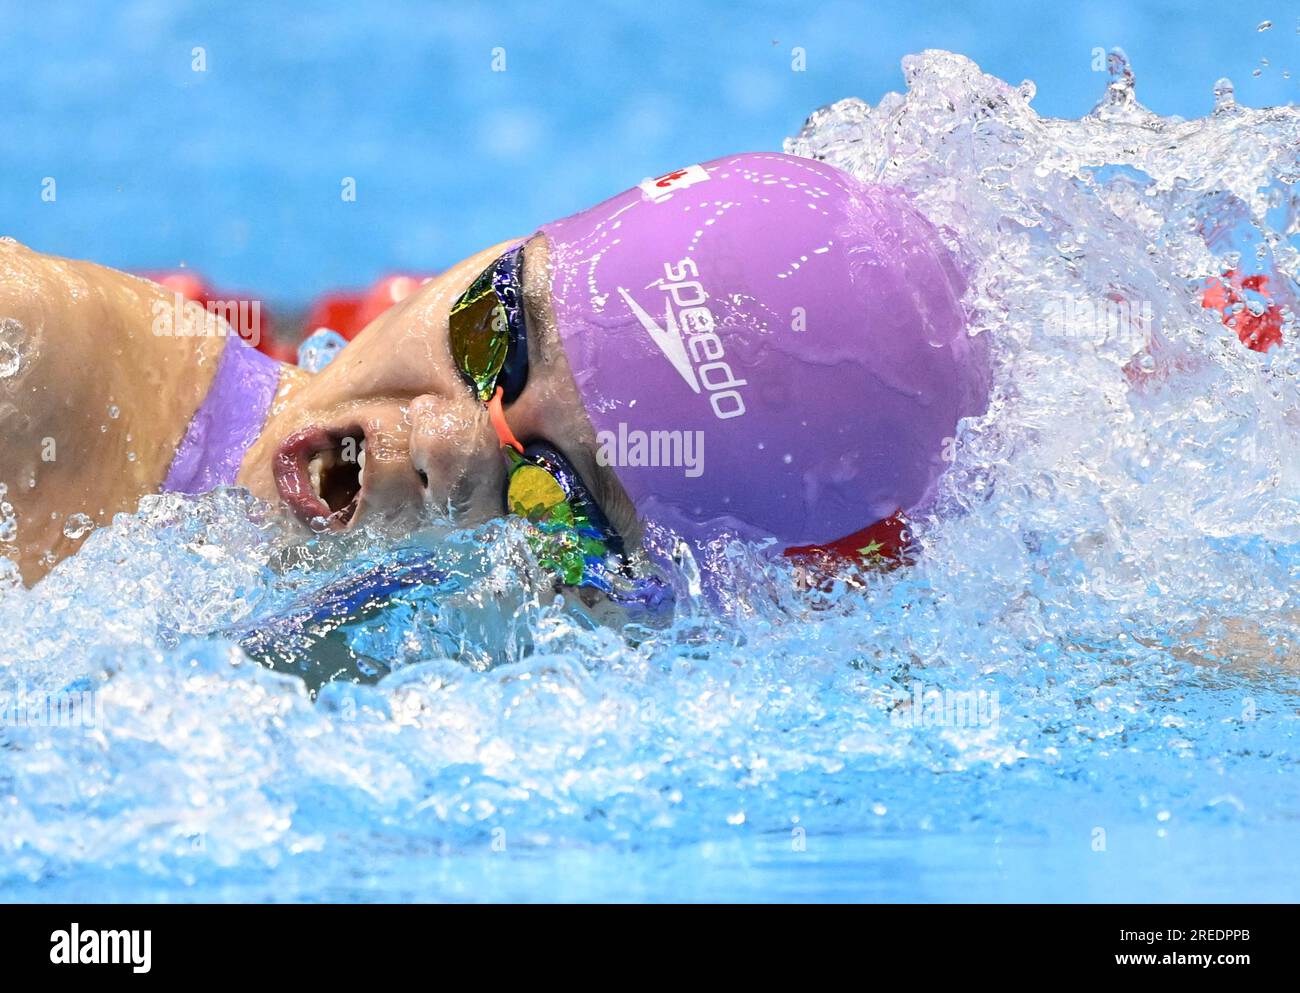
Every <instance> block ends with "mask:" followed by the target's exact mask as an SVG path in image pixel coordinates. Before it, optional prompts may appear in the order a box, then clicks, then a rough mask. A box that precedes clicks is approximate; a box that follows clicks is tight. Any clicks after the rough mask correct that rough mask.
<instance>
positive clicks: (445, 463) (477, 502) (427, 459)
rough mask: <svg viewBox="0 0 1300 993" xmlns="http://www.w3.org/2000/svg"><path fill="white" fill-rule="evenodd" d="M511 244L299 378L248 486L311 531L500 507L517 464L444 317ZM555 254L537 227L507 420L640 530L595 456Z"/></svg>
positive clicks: (495, 512) (270, 425)
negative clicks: (554, 286) (558, 300)
mask: <svg viewBox="0 0 1300 993" xmlns="http://www.w3.org/2000/svg"><path fill="white" fill-rule="evenodd" d="M512 244H513V242H503V243H501V244H499V245H494V246H493V247H491V248H489V249H486V250H485V251H482V252H479V253H478V254H476V255H473V256H471V257H470V258H468V259H466V260H465V261H463V262H461V263H460V264H458V265H455V266H453V267H451V268H450V269H449V270H447V271H446V272H444V273H442V274H441V275H439V276H436V277H434V278H433V279H431V280H430V281H429V282H427V283H425V284H424V285H423V286H421V287H420V289H419V290H417V291H416V292H415V293H413V294H412V295H411V296H409V297H408V298H407V299H406V300H404V301H403V302H402V303H400V304H398V305H397V306H394V307H392V308H391V309H389V310H388V311H387V312H385V313H384V314H383V315H382V316H380V317H379V318H377V319H376V320H375V321H374V322H373V323H371V324H370V325H369V326H368V327H367V328H366V329H365V330H364V331H362V332H361V333H360V334H359V335H358V336H357V337H356V339H355V340H353V341H352V342H351V343H350V344H349V345H348V346H347V347H346V348H345V349H344V350H343V351H342V352H341V353H340V354H339V355H338V357H337V358H335V359H334V361H333V362H331V363H330V365H328V366H327V367H326V368H325V369H323V370H322V371H321V372H320V373H318V374H316V375H315V376H310V377H302V378H301V379H295V380H293V381H291V385H290V386H289V388H288V389H286V390H284V391H283V393H282V397H281V398H277V400H276V402H275V403H274V404H273V405H272V409H271V413H270V416H269V417H268V419H267V422H266V426H265V427H264V429H263V431H262V434H261V435H260V436H259V438H258V440H257V441H256V442H255V443H254V444H253V446H252V447H251V448H250V449H249V452H248V454H247V456H246V457H245V460H244V463H243V467H242V469H241V472H240V475H239V483H240V484H241V485H244V486H247V487H248V488H249V489H250V490H251V491H252V492H253V493H254V494H255V495H257V496H259V497H261V498H262V499H264V500H268V501H271V502H281V503H283V504H284V505H285V506H287V507H288V509H289V510H290V511H292V512H293V514H294V516H295V517H296V518H297V519H298V520H299V521H301V522H302V523H303V524H304V525H307V526H309V527H312V528H313V529H315V530H323V529H325V528H330V529H333V530H342V529H345V528H354V527H357V526H358V525H359V524H361V523H363V522H365V523H370V524H374V523H379V522H385V523H388V524H390V525H392V526H394V527H396V528H400V529H410V528H413V527H416V526H419V525H420V524H421V523H422V522H425V521H429V520H433V519H444V520H445V519H450V520H451V521H453V522H454V523H456V524H457V525H459V526H472V525H474V524H477V523H481V522H482V521H485V520H489V519H491V518H493V517H499V516H501V515H502V513H503V512H504V509H505V508H504V502H503V492H504V487H505V480H506V470H507V465H508V463H507V461H506V459H505V457H504V455H503V453H502V449H501V443H500V441H499V440H498V437H497V434H496V431H495V430H494V429H493V427H492V424H491V421H490V420H489V417H488V413H487V410H486V408H485V407H484V406H483V404H482V403H481V402H480V401H479V400H478V399H477V397H476V396H475V394H474V391H473V390H472V388H471V386H470V385H469V383H468V382H467V381H466V380H465V378H464V377H463V376H462V375H461V373H460V370H459V369H458V368H457V366H456V363H455V361H454V360H453V358H452V353H451V346H450V336H449V331H448V313H449V312H450V310H451V307H452V305H453V304H454V303H455V302H456V300H457V299H458V298H459V297H460V296H461V294H462V293H464V292H465V290H466V289H467V288H468V287H469V285H470V283H471V282H472V281H473V280H474V278H475V277H476V276H478V274H479V273H481V272H482V271H483V270H484V269H485V268H487V267H488V266H489V265H490V264H491V263H492V262H494V261H495V260H496V259H497V258H498V257H499V256H500V255H501V254H502V253H504V252H505V251H506V250H507V249H508V248H509V247H511V245H512ZM546 253H547V246H546V241H545V239H544V238H543V237H541V236H540V235H539V236H534V237H533V238H532V239H530V240H529V241H528V242H527V243H526V244H525V248H524V261H523V276H522V284H523V286H522V288H523V294H524V312H525V325H526V330H527V335H528V381H527V385H526V386H525V387H524V388H523V391H522V392H521V393H520V394H519V396H518V397H517V398H516V399H515V400H514V401H513V402H512V403H510V404H507V405H506V408H505V413H506V417H507V419H508V421H509V425H510V428H511V429H512V430H513V432H514V434H515V435H516V437H517V438H518V439H519V440H520V441H521V442H523V443H524V444H529V443H530V442H532V441H545V442H547V443H549V444H550V445H551V446H553V447H554V448H556V449H558V450H559V451H560V453H562V454H563V455H564V456H565V457H566V458H568V460H569V462H570V463H571V464H572V466H573V468H574V469H575V470H576V471H577V473H578V475H579V476H580V477H581V480H582V482H583V483H584V484H585V485H586V486H587V488H588V489H589V491H590V493H591V496H592V497H593V499H594V500H595V501H596V503H597V504H598V505H599V506H600V508H601V509H602V510H603V511H604V512H605V515H606V517H607V518H608V519H609V521H610V524H611V525H613V527H614V528H615V529H616V530H618V531H619V533H620V534H622V535H623V537H624V538H625V539H631V540H635V533H636V518H635V514H634V512H633V510H632V507H631V504H630V502H629V501H628V499H627V497H626V496H625V495H624V493H623V491H622V489H621V487H620V486H619V484H618V481H617V480H616V478H615V477H614V475H613V473H612V471H611V470H610V469H609V468H608V467H605V466H600V465H598V464H597V461H596V458H595V453H596V450H597V449H596V440H595V436H594V433H593V431H592V428H591V424H590V422H589V420H588V418H587V415H586V412H585V411H584V409H583V406H582V402H581V400H580V398H579V394H578V391H577V387H576V385H575V383H574V381H573V376H572V374H571V373H570V370H569V365H568V362H567V360H566V358H565V355H564V351H563V349H562V347H561V345H560V342H559V338H558V335H557V333H556V330H555V323H554V315H553V312H552V308H551V301H550V285H549V284H550V281H549V278H548V265H547V255H546ZM363 445H364V455H362V454H361V453H362V451H363V448H362V446H363ZM362 466H364V468H361V467H362Z"/></svg>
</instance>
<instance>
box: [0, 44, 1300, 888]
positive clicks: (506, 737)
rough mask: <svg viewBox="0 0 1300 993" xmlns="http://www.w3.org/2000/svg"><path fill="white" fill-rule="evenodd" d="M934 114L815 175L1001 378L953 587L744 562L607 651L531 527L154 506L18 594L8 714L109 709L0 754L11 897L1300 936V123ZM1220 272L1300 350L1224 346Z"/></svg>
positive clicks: (904, 121)
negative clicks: (1211, 298)
mask: <svg viewBox="0 0 1300 993" xmlns="http://www.w3.org/2000/svg"><path fill="white" fill-rule="evenodd" d="M904 75H905V78H906V82H907V90H906V92H905V93H902V94H890V95H887V96H886V97H885V98H884V99H882V100H881V101H880V102H879V103H877V104H875V105H874V106H871V105H868V104H866V103H863V102H860V101H847V102H844V103H841V104H838V105H836V106H834V107H831V108H828V109H826V110H823V111H819V112H818V113H817V114H815V115H814V116H813V118H812V119H810V121H809V124H808V125H807V126H806V127H805V128H804V130H803V131H802V132H801V133H800V134H799V135H797V136H795V137H794V138H792V139H790V141H789V142H788V146H787V147H788V148H789V150H791V151H794V152H797V153H799V154H805V155H815V156H818V157H822V158H825V159H828V160H829V161H832V162H834V163H836V164H838V165H840V166H842V167H843V168H846V169H848V170H850V171H852V172H853V173H855V174H856V175H858V176H860V177H863V178H865V179H869V180H873V181H882V182H888V183H894V184H898V185H901V186H903V187H905V188H906V189H908V190H910V191H912V193H913V195H914V196H915V197H916V199H917V202H918V204H919V205H920V206H921V208H922V209H923V210H924V211H925V212H926V213H927V214H928V215H929V216H930V217H931V218H932V219H933V220H934V221H935V222H936V223H937V224H939V225H940V226H941V227H942V228H943V229H944V230H945V231H946V232H947V236H948V237H949V238H950V239H951V241H952V243H953V245H954V246H956V247H957V249H958V251H959V252H960V254H961V257H962V260H963V264H964V266H965V267H966V269H967V271H968V274H969V278H970V283H971V288H970V291H969V294H968V298H967V300H968V304H969V307H970V312H971V317H972V328H973V331H974V332H975V333H978V334H982V335H986V336H988V339H989V342H990V346H991V350H992V354H993V356H994V359H995V363H996V371H995V378H994V386H993V390H994V392H993V402H992V404H991V407H990V410H989V412H988V414H987V415H986V416H984V417H981V418H979V419H975V420H971V421H967V422H965V423H964V424H963V426H962V429H961V433H960V435H959V437H958V438H957V439H956V442H955V445H954V448H953V453H952V455H953V462H952V466H951V468H950V470H949V472H948V474H947V475H946V477H945V482H944V485H943V489H942V493H941V494H940V499H939V503H938V505H937V506H936V508H935V513H934V514H933V515H930V516H927V517H924V518H922V519H920V520H918V521H917V522H916V532H917V535H918V538H919V540H920V542H921V543H922V546H923V554H922V555H921V556H920V558H919V561H918V562H917V564H916V565H915V566H913V567H911V568H908V569H903V570H898V571H896V572H893V573H889V574H884V575H880V576H878V577H875V578H873V579H872V580H871V581H870V582H869V583H868V584H867V585H866V586H865V587H864V588H846V587H837V588H835V589H830V590H827V591H824V592H821V593H818V594H811V595H810V594H798V593H794V592H792V583H791V581H790V576H789V575H788V574H787V573H786V572H784V571H783V570H782V568H781V567H780V566H774V565H770V564H764V563H762V562H761V561H759V560H757V559H755V558H753V557H752V556H750V555H748V554H747V553H746V551H745V550H743V549H735V550H734V551H735V572H736V577H737V583H738V584H739V592H738V593H737V595H736V596H735V597H734V599H733V600H732V601H731V602H730V603H729V604H728V608H727V609H726V610H725V611H722V612H714V611H711V610H709V609H708V608H706V607H705V606H704V605H703V604H701V603H698V602H692V601H691V600H690V599H689V598H688V597H683V598H682V600H681V602H680V604H679V610H678V612H677V614H676V616H675V617H674V618H673V619H672V620H671V622H649V621H645V620H638V619H629V620H628V622H627V623H626V624H621V623H618V622H617V621H616V622H613V623H608V622H607V623H604V624H602V623H597V622H596V621H595V620H594V619H593V618H591V617H590V616H589V615H588V614H587V612H586V611H585V610H584V608H582V607H581V606H580V605H576V604H573V603H566V602H562V601H557V599H556V597H555V595H554V594H553V592H551V590H550V589H549V587H548V585H547V584H546V582H545V580H544V578H543V577H542V576H541V575H540V574H539V572H538V570H537V566H536V563H535V561H533V559H532V557H531V553H530V550H529V545H528V542H527V541H526V539H525V537H524V535H523V533H522V531H521V530H520V529H519V527H518V526H517V525H516V524H512V523H510V522H496V523H493V524H490V525H487V526H485V527H484V528H481V529H479V530H478V531H476V532H472V533H465V532H448V531H446V530H439V529H437V528H433V527H431V528H430V529H429V530H428V531H427V532H425V533H422V534H420V535H417V536H415V537H413V538H412V539H411V540H410V541H408V542H406V543H404V544H403V545H402V546H400V547H392V546H391V545H386V544H384V543H381V542H379V541H377V540H373V539H372V538H371V537H370V536H368V535H366V534H364V533H363V534H357V535H351V536H348V537H345V538H342V539H338V540H325V541H320V542H315V543H311V544H307V545H303V544H301V543H300V541H299V540H297V539H294V538H292V537H291V536H289V535H287V534H286V533H285V532H284V531H283V530H282V528H281V526H280V524H279V523H278V521H277V520H276V519H275V517H274V515H273V514H272V513H271V512H270V511H269V509H268V508H264V507H259V506H257V505H255V504H254V503H253V502H252V501H251V500H250V499H249V498H248V497H247V496H246V495H244V494H242V493H240V492H237V491H221V492H217V493H214V494H210V495H208V496H205V497H203V498H201V499H191V498H185V497H181V496H178V495H167V496H160V497H151V498H147V499H146V500H145V501H144V502H143V503H142V505H141V508H140V511H139V512H138V513H137V514H134V515H121V516H119V518H118V519H117V520H116V521H115V523H114V524H113V525H112V526H111V527H109V528H105V529H102V530H99V531H94V532H91V533H89V534H87V535H86V536H85V537H84V538H83V539H82V548H81V551H80V552H79V554H78V555H77V556H75V557H74V558H72V559H70V560H68V561H66V562H64V563H63V564H62V565H60V566H59V567H58V568H56V569H55V570H54V572H53V573H52V574H51V575H50V576H49V577H48V578H47V579H46V580H44V581H43V582H42V583H41V584H40V585H39V586H38V587H36V588H35V589H33V590H30V591H29V590H24V589H22V588H21V587H20V586H19V585H18V584H17V583H16V581H15V579H14V577H13V575H12V574H11V573H5V575H4V577H0V580H2V581H3V582H4V592H3V594H2V595H0V630H3V631H4V632H6V634H5V644H4V649H3V651H4V658H3V663H4V669H3V676H4V678H5V685H6V687H7V692H8V693H9V698H8V700H9V702H10V703H11V705H12V702H13V701H14V700H15V699H17V698H18V695H19V694H22V699H23V700H26V701H28V702H30V701H48V700H56V701H60V702H62V703H63V704H65V705H69V701H76V702H77V704H78V705H80V706H82V707H83V708H84V709H82V710H79V711H77V715H76V716H78V718H79V720H76V721H72V720H69V721H67V722H65V723H67V724H70V725H72V726H63V727H47V726H39V725H40V722H39V721H29V722H25V723H24V722H20V721H15V720H12V719H11V720H9V721H7V724H6V726H5V727H4V728H3V729H0V886H2V887H3V890H2V892H3V895H4V897H5V898H6V899H140V900H179V899H235V900H250V899H258V900H262V899H269V900H341V899H347V900H351V899H432V900H442V899H447V900H493V899H576V900H582V899H649V900H667V899H702V900H714V899H734V900H752V899H796V900H804V899H807V900H814V899H816V900H836V899H842V900H858V899H865V900H901V901H909V900H1049V901H1050V900H1227V899H1238V900H1295V899H1297V898H1300V855H1298V854H1297V846H1296V845H1295V841H1294V838H1295V832H1296V826H1297V824H1298V823H1300V776H1298V775H1297V771H1298V770H1297V759H1298V758H1300V737H1298V732H1300V711H1298V703H1300V695H1298V694H1300V598H1298V597H1297V592H1296V591H1297V589H1298V588H1300V514H1298V511H1300V461H1298V460H1297V459H1296V456H1295V453H1296V451H1297V442H1300V390H1298V388H1297V383H1298V382H1300V379H1298V378H1297V372H1300V369H1298V368H1297V365H1298V364H1300V359H1298V358H1297V356H1298V355H1300V351H1298V350H1297V348H1296V347H1295V337H1296V334H1297V328H1296V326H1295V318H1294V314H1295V312H1296V310H1297V307H1296V289H1297V279H1298V278H1300V262H1298V258H1300V256H1297V249H1298V248H1300V240H1298V237H1297V235H1298V232H1300V223H1298V219H1300V201H1298V199H1297V194H1296V188H1295V184H1296V181H1297V179H1300V158H1298V150H1300V112H1297V111H1296V109H1295V108H1292V107H1286V108H1281V109H1273V110H1253V109H1250V108H1246V107H1238V106H1236V105H1235V104H1234V103H1233V102H1232V99H1231V96H1230V94H1229V93H1228V92H1227V90H1226V88H1223V87H1221V88H1220V89H1221V93H1220V97H1219V104H1218V109H1217V111H1216V113H1214V114H1213V115H1210V116H1208V117H1205V118H1199V119H1190V120H1179V119H1170V118H1160V117H1157V116H1155V115H1154V114H1151V113H1149V112H1148V111H1146V110H1145V109H1144V108H1143V107H1142V106H1141V104H1140V103H1138V102H1137V93H1136V92H1135V91H1134V89H1133V87H1132V85H1131V80H1130V79H1129V77H1128V76H1127V75H1126V73H1125V71H1124V66H1123V65H1122V64H1119V63H1116V65H1115V74H1114V76H1113V77H1112V85H1111V88H1110V89H1109V90H1108V91H1107V92H1106V95H1105V97H1104V98H1103V100H1102V103H1101V104H1100V105H1099V107H1098V109H1097V110H1096V111H1095V112H1093V113H1092V114H1090V115H1088V116H1086V117H1085V118H1083V119H1081V120H1056V119H1051V118H1045V117H1040V116H1039V115H1038V114H1037V113H1036V112H1035V110H1034V109H1033V104H1032V103H1031V100H1032V98H1033V91H1032V87H1031V86H1024V85H1019V86H1017V85H1009V84H1007V83H1004V82H1002V81H1001V80H999V79H997V78H995V77H993V76H988V75H985V74H984V73H982V72H981V71H980V70H979V69H978V68H977V67H976V66H975V65H974V64H973V63H972V62H970V61H969V60H967V59H965V58H962V57H960V56H955V55H951V54H948V53H945V52H938V51H930V52H926V53H923V54H921V55H917V56H912V57H909V58H908V59H907V60H906V61H905V63H904ZM1137 92H1140V86H1139V88H1138V91H1137ZM1226 268H1232V269H1235V270H1236V271H1238V272H1239V273H1255V274H1263V275H1265V276H1267V278H1268V287H1269V290H1268V292H1267V293H1266V294H1264V295H1262V296H1261V297H1260V298H1259V299H1250V300H1248V301H1247V302H1246V303H1244V304H1243V306H1249V307H1257V308H1259V309H1261V310H1266V309H1267V308H1270V307H1272V308H1276V309H1277V312H1279V313H1281V314H1282V315H1283V319H1284V328H1283V330H1284V334H1285V335H1286V337H1287V339H1288V341H1289V344H1288V345H1286V346H1284V347H1281V348H1277V349H1274V350H1272V351H1271V352H1269V353H1267V354H1260V353H1256V352H1252V351H1249V350H1247V349H1245V348H1243V347H1242V346H1241V345H1240V344H1239V343H1238V342H1237V340H1236V338H1235V336H1234V335H1233V334H1231V333H1230V332H1229V331H1227V330H1226V329H1225V328H1224V327H1223V326H1222V324H1221V322H1220V321H1219V315H1218V314H1217V313H1216V312H1214V311H1206V310H1205V309H1203V308H1202V306H1201V303H1200V290H1201V286H1202V285H1203V281H1204V279H1205V278H1206V277H1208V276H1210V275H1213V274H1216V273H1219V272H1221V271H1223V270H1225V269H1226ZM421 569H426V570H427V571H425V572H419V570H421ZM413 570H414V572H413ZM687 572H689V569H687ZM415 574H418V576H419V578H420V579H421V580H422V581H420V582H411V583H403V582H402V579H403V577H409V576H411V575H415ZM376 576H383V577H386V579H387V580H389V581H390V582H391V584H392V585H393V586H394V587H395V589H396V592H394V593H393V594H392V596H391V598H390V599H388V600H387V602H386V603H385V604H383V605H381V606H377V607H376V606H374V605H371V606H370V607H368V608H364V609H361V610H359V611H356V610H355V608H349V609H352V610H353V611H354V612H353V613H349V614H344V615H337V614H334V613H332V612H331V611H332V605H337V604H339V603H341V602H342V601H343V600H345V599H347V596H346V595H345V594H346V593H347V591H350V590H354V589H356V588H357V584H358V583H359V582H360V583H361V584H362V585H364V584H365V583H366V582H371V581H373V580H374V578H375V577H376ZM675 581H676V582H677V583H678V586H679V588H683V587H684V577H675ZM340 591H342V593H341V592H340ZM267 632H271V633H272V634H273V635H274V637H268V636H267ZM241 643H242V644H244V645H245V646H247V647H248V648H249V650H250V651H252V652H253V653H254V654H256V655H258V657H259V658H260V659H261V663H259V662H257V661H254V660H252V659H250V658H249V656H248V655H247V654H245V653H244V652H243V651H241V649H240V648H239V647H238V646H239V644H241ZM262 663H265V664H262ZM332 677H339V678H332ZM314 687H319V691H318V692H317V693H316V695H315V697H314V698H313V696H312V693H311V688H314ZM10 713H11V714H12V713H13V708H12V706H11V708H10ZM36 716H37V717H39V716H40V715H39V713H37V714H36Z"/></svg>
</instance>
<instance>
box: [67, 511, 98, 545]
mask: <svg viewBox="0 0 1300 993" xmlns="http://www.w3.org/2000/svg"><path fill="white" fill-rule="evenodd" d="M94 526H95V522H94V521H92V520H91V519H90V518H89V517H88V516H87V515H85V514H69V515H68V518H67V520H65V521H64V522H63V537H65V538H71V539H72V540H73V541H77V540H78V539H81V538H84V537H85V536H86V535H87V534H88V533H89V532H90V530H91V528H93V527H94Z"/></svg>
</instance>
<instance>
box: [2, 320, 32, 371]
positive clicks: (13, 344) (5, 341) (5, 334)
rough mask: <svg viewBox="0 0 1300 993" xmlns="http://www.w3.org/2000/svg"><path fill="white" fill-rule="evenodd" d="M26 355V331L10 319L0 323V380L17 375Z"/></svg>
mask: <svg viewBox="0 0 1300 993" xmlns="http://www.w3.org/2000/svg"><path fill="white" fill-rule="evenodd" d="M26 355H27V329H26V328H24V327H23V326H22V323H21V322H19V321H16V320H14V319H13V318H12V317H6V318H5V319H4V320H3V321H0V379H9V378H10V377H12V376H16V375H18V370H19V369H21V368H22V366H23V359H24V358H25V357H26Z"/></svg>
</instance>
